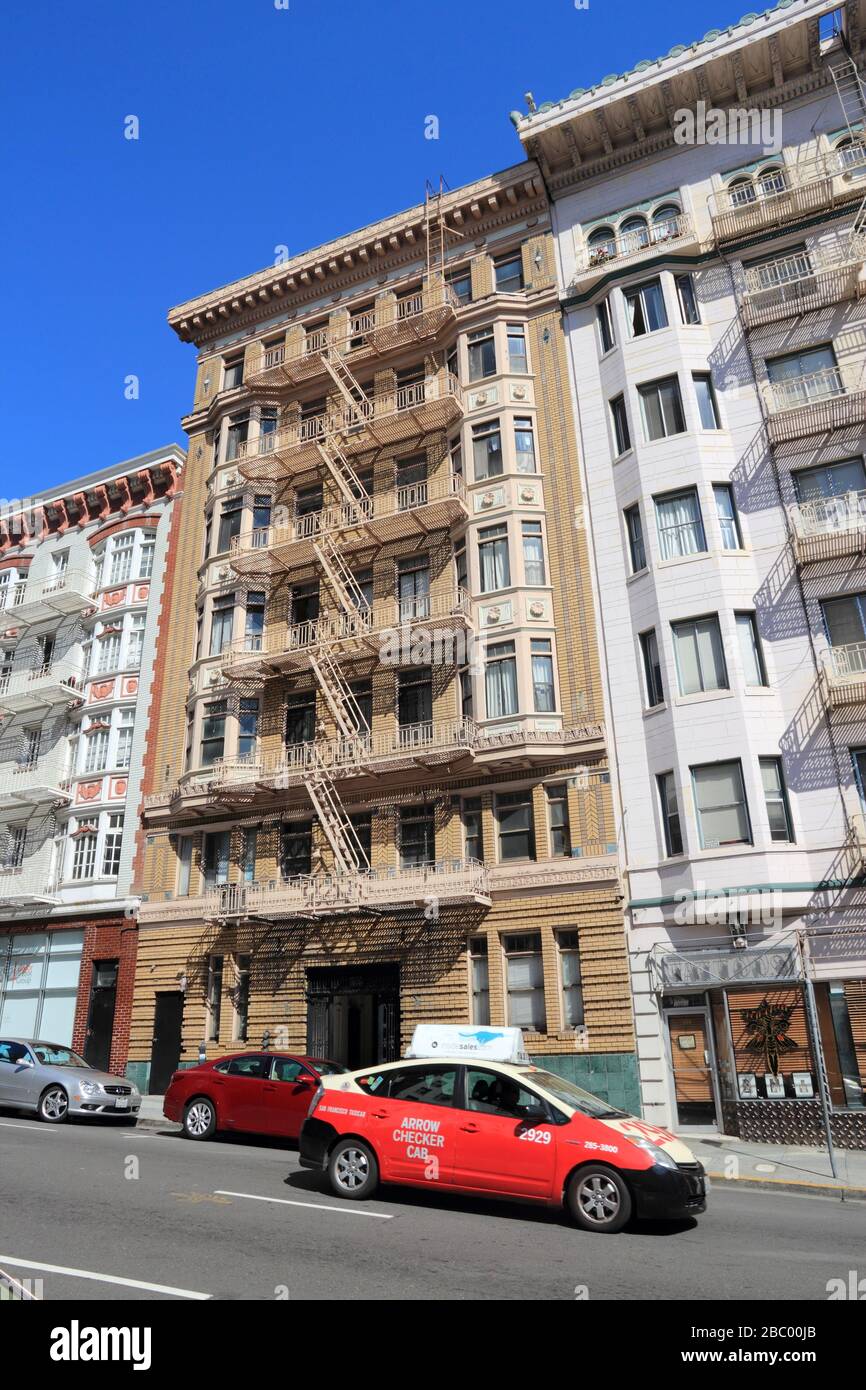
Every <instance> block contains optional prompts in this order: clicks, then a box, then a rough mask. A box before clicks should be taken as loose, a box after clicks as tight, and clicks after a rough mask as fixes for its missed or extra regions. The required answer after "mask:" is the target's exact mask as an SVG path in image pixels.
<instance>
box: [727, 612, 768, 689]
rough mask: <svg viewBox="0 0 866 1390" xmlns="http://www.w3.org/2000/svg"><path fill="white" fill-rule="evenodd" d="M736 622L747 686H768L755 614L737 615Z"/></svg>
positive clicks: (735, 615)
mask: <svg viewBox="0 0 866 1390" xmlns="http://www.w3.org/2000/svg"><path fill="white" fill-rule="evenodd" d="M734 620H735V622H736V625H737V641H738V642H739V644H740V660H741V661H742V663H743V676H744V678H745V682H746V685H751V686H755V685H766V684H767V672H766V669H765V667H764V654H763V652H762V651H761V641H760V638H759V637H758V623H757V619H756V617H755V614H754V613H735V614H734Z"/></svg>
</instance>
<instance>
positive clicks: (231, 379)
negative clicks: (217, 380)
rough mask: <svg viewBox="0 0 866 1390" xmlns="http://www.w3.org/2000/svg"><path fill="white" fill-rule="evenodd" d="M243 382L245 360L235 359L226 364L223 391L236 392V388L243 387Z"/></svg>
mask: <svg viewBox="0 0 866 1390" xmlns="http://www.w3.org/2000/svg"><path fill="white" fill-rule="evenodd" d="M243 380H244V359H243V358H242V357H233V358H232V359H231V361H229V362H226V364H225V370H224V371H223V390H224V391H234V389H235V387H236V386H242V385H243Z"/></svg>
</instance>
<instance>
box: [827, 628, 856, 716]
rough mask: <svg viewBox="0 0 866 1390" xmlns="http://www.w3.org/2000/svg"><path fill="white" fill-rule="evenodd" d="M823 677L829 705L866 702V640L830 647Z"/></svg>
mask: <svg viewBox="0 0 866 1390" xmlns="http://www.w3.org/2000/svg"><path fill="white" fill-rule="evenodd" d="M821 676H822V684H823V687H824V692H825V697H826V700H827V703H828V704H829V705H831V706H832V705H851V704H863V703H866V642H850V643H848V644H847V645H846V646H842V647H830V648H829V649H828V651H827V652H826V653H825V656H824V661H823V665H822V668H821Z"/></svg>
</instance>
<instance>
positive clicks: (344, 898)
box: [204, 859, 490, 921]
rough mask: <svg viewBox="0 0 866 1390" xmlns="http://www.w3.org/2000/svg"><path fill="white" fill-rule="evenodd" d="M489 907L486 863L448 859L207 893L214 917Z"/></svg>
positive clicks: (226, 886)
mask: <svg viewBox="0 0 866 1390" xmlns="http://www.w3.org/2000/svg"><path fill="white" fill-rule="evenodd" d="M447 902H451V903H475V904H478V905H481V906H484V907H489V906H490V881H489V875H488V872H487V870H486V869H485V867H484V865H483V864H478V863H476V862H474V861H473V860H462V859H446V860H440V861H439V862H437V863H435V864H425V865H419V866H417V867H414V868H407V869H368V870H366V871H364V872H361V873H357V874H304V875H302V876H300V877H298V878H290V879H276V880H272V881H271V882H266V883H231V884H224V885H223V886H222V887H220V888H216V889H213V890H212V891H211V892H210V893H208V894H207V895H206V898H205V912H204V915H205V917H206V918H209V919H210V920H218V921H222V920H226V919H229V920H231V919H237V920H242V919H245V918H251V917H263V918H265V919H267V920H273V919H275V918H280V917H322V916H330V915H332V914H335V913H344V912H361V911H365V910H366V911H370V912H387V911H388V910H392V911H401V910H404V909H406V908H408V907H414V908H417V909H424V908H427V907H429V906H430V905H431V904H437V903H438V904H442V903H447Z"/></svg>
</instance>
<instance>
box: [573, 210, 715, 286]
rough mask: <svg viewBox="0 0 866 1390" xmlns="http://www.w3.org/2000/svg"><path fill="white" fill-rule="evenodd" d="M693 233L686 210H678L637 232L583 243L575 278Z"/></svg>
mask: <svg viewBox="0 0 866 1390" xmlns="http://www.w3.org/2000/svg"><path fill="white" fill-rule="evenodd" d="M694 235H695V234H694V227H693V223H692V219H691V217H689V216H688V214H687V213H679V214H678V215H677V216H675V217H666V218H664V219H662V220H661V221H659V222H655V223H651V224H650V223H648V224H647V226H646V227H644V228H641V229H640V230H639V231H633V232H626V233H625V234H624V235H620V236H616V235H613V236H611V237H610V239H609V240H607V241H599V242H598V243H597V244H596V245H594V246H589V245H585V246H582V247H580V248H579V249H578V251H577V258H576V277H575V278H577V277H578V276H581V275H585V274H586V273H587V272H588V271H593V270H601V269H603V268H606V267H607V266H609V265H613V264H621V263H622V262H624V261H633V260H637V259H639V258H640V257H642V256H647V255H650V254H652V253H653V252H657V251H658V250H659V249H660V248H663V247H667V246H669V245H670V244H671V243H674V242H680V241H687V240H693V239H694Z"/></svg>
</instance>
